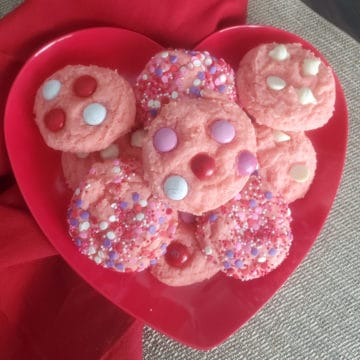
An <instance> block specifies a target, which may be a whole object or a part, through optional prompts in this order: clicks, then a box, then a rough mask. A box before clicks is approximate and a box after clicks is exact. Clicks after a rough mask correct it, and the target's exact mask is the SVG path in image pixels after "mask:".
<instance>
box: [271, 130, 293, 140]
mask: <svg viewBox="0 0 360 360" xmlns="http://www.w3.org/2000/svg"><path fill="white" fill-rule="evenodd" d="M273 137H274V141H275V142H277V143H280V142H285V141H289V140H290V139H291V137H290V136H289V135H288V134H286V133H284V132H283V131H281V130H273Z"/></svg>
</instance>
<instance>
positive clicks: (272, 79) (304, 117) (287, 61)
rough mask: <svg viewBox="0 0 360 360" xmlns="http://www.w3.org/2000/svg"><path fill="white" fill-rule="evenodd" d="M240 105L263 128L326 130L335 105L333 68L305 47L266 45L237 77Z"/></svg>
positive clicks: (250, 56) (254, 51) (246, 61)
mask: <svg viewBox="0 0 360 360" xmlns="http://www.w3.org/2000/svg"><path fill="white" fill-rule="evenodd" d="M235 81H236V87H237V91H238V99H239V102H240V104H241V105H242V106H243V107H244V108H245V109H246V111H247V112H248V113H249V114H250V115H251V116H252V117H253V118H254V120H255V121H256V122H257V123H258V124H261V125H266V126H268V127H271V128H273V129H278V130H285V131H306V130H312V129H316V128H319V127H321V126H323V125H325V124H326V123H327V122H328V121H329V119H330V118H331V116H332V113H333V111H334V104H335V80H334V76H333V73H332V70H331V69H330V67H328V66H326V65H325V64H324V63H323V62H322V61H321V59H319V58H318V57H316V56H315V55H314V54H313V53H312V52H311V51H310V50H307V49H304V48H303V47H302V46H301V44H298V43H293V44H277V43H270V44H262V45H259V46H257V47H255V48H253V49H251V50H250V51H249V52H248V53H246V54H245V56H244V57H243V58H242V60H241V61H240V64H239V68H238V70H237V72H236V79H235Z"/></svg>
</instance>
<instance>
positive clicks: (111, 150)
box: [61, 129, 144, 190]
mask: <svg viewBox="0 0 360 360" xmlns="http://www.w3.org/2000/svg"><path fill="white" fill-rule="evenodd" d="M143 134H144V130H142V129H139V130H135V131H133V132H132V133H128V134H126V135H124V136H122V137H121V138H120V139H118V140H116V141H115V142H114V143H112V144H111V145H109V146H108V147H107V148H105V149H103V150H101V151H95V152H92V153H70V152H63V153H62V154H61V165H62V170H63V174H64V178H65V182H66V184H67V185H68V186H69V187H70V188H71V189H72V190H75V189H76V188H77V187H78V186H79V184H80V182H81V181H82V180H83V178H84V177H85V176H86V175H87V174H88V172H89V170H90V168H91V166H92V165H93V164H95V163H97V162H104V161H106V160H109V159H117V158H120V159H126V158H135V159H141V157H142V150H141V147H142V138H143Z"/></svg>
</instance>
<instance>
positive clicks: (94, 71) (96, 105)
mask: <svg viewBox="0 0 360 360" xmlns="http://www.w3.org/2000/svg"><path fill="white" fill-rule="evenodd" d="M135 111H136V105H135V96H134V93H133V90H132V88H131V86H130V84H129V83H128V82H127V81H126V80H125V79H124V78H123V77H122V76H120V75H119V74H118V73H117V72H116V71H114V70H111V69H106V68H102V67H99V66H94V65H90V66H83V65H68V66H66V67H64V68H63V69H61V70H58V71H56V72H55V73H54V74H52V75H51V76H50V77H49V78H48V79H46V80H45V81H44V83H43V84H42V85H41V86H40V88H39V90H38V91H37V94H36V98H35V104H34V114H35V122H36V124H37V125H38V127H39V130H40V133H41V135H42V136H43V138H44V141H45V142H46V144H47V145H48V146H50V147H52V148H54V149H56V150H61V151H66V152H86V153H89V152H93V151H98V150H102V149H105V148H106V147H108V146H109V145H110V144H111V143H113V142H114V141H115V140H116V139H117V138H119V137H120V136H122V135H124V134H125V133H127V132H129V131H130V129H131V128H132V126H133V125H134V122H135Z"/></svg>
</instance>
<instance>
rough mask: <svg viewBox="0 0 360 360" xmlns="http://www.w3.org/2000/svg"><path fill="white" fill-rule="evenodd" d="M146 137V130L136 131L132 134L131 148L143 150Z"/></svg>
mask: <svg viewBox="0 0 360 360" xmlns="http://www.w3.org/2000/svg"><path fill="white" fill-rule="evenodd" d="M144 135H145V130H143V129H139V130H136V131H134V132H133V133H132V134H131V140H130V144H131V146H134V147H139V148H141V147H142V145H143V139H144Z"/></svg>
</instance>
